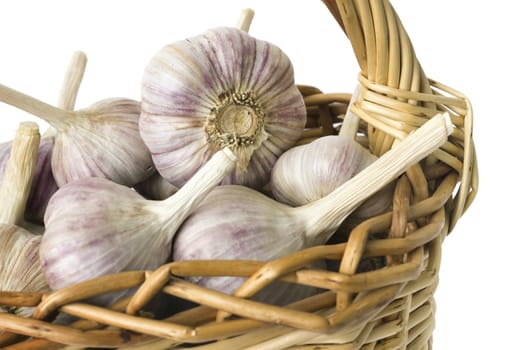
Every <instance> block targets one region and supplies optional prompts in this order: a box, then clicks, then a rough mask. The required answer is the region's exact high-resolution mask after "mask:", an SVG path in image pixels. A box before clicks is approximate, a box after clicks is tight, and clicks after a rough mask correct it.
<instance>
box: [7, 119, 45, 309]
mask: <svg viewBox="0 0 525 350" xmlns="http://www.w3.org/2000/svg"><path fill="white" fill-rule="evenodd" d="M39 141H40V133H39V131H38V125H37V124H35V123H33V122H23V123H20V126H19V128H18V130H17V132H16V135H15V138H14V140H13V142H12V147H11V152H10V157H9V161H8V162H7V164H6V168H5V173H4V176H3V179H2V181H1V183H0V198H2V201H1V202H0V250H1V253H0V290H2V291H16V292H20V291H27V292H47V291H49V287H48V285H47V283H46V280H45V278H44V275H43V273H42V269H41V266H40V262H39V258H38V252H39V246H40V241H41V239H42V236H40V235H34V234H32V233H30V232H28V231H26V230H25V229H23V228H22V227H20V224H21V223H22V221H23V220H24V212H25V205H26V202H27V198H28V197H29V192H30V188H31V182H32V178H33V173H34V169H35V161H36V158H37V152H38V144H39ZM32 310H33V309H32V308H27V307H20V308H16V307H13V308H4V307H0V311H6V312H10V313H15V314H17V315H21V316H29V315H31V313H32Z"/></svg>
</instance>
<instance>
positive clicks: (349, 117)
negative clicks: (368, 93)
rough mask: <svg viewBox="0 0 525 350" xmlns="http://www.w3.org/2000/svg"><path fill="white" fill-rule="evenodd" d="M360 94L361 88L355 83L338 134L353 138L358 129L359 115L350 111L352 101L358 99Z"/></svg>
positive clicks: (354, 101)
mask: <svg viewBox="0 0 525 350" xmlns="http://www.w3.org/2000/svg"><path fill="white" fill-rule="evenodd" d="M360 95H361V88H360V86H359V85H357V86H356V88H355V89H354V93H353V94H352V98H351V99H350V103H349V104H348V108H347V109H346V113H345V116H344V119H343V123H342V124H341V129H340V130H339V136H345V137H349V138H352V139H353V138H355V136H356V134H357V132H358V130H359V117H358V116H357V115H355V114H354V113H353V112H352V109H351V107H352V105H353V104H354V103H356V102H357V101H359V97H360Z"/></svg>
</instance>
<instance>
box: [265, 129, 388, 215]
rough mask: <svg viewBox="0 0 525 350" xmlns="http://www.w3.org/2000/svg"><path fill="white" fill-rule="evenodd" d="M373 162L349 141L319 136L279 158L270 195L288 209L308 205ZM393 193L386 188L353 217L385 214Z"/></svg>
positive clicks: (353, 142) (355, 143)
mask: <svg viewBox="0 0 525 350" xmlns="http://www.w3.org/2000/svg"><path fill="white" fill-rule="evenodd" d="M376 159H377V157H376V156H374V155H373V154H372V153H370V152H369V151H368V150H367V149H365V148H364V147H362V146H361V145H360V144H359V143H357V142H356V141H354V140H353V139H351V138H347V137H342V136H335V135H330V136H324V137H321V138H319V139H317V140H315V141H313V142H311V143H309V144H306V145H302V146H297V147H294V148H292V149H289V150H288V151H286V152H285V153H284V154H283V155H281V157H280V158H279V159H278V160H277V162H276V163H275V166H274V168H273V170H272V176H271V183H270V184H271V189H272V194H273V196H274V197H275V199H277V200H278V201H280V202H282V203H286V204H288V205H291V206H299V205H305V204H308V203H310V202H313V201H315V200H317V199H319V198H322V197H324V196H326V195H327V194H329V193H330V192H332V191H333V190H335V189H336V188H337V187H339V186H340V185H342V184H343V183H344V182H346V181H347V180H349V179H351V178H352V177H353V176H355V175H356V174H357V173H359V172H360V171H361V170H363V169H364V168H366V167H367V166H368V165H370V164H372V163H373V162H374V161H375V160H376ZM392 192H393V187H392V185H388V186H387V187H385V188H384V189H383V190H381V191H379V192H378V193H376V194H375V195H373V196H371V197H370V198H369V199H368V200H366V201H365V202H364V203H363V204H361V205H360V207H359V208H357V209H356V210H355V211H354V212H353V213H352V215H353V216H354V217H360V218H367V217H371V216H374V215H378V214H380V213H382V212H384V211H385V210H386V209H387V208H388V207H389V206H390V204H391V203H392V195H393V193H392Z"/></svg>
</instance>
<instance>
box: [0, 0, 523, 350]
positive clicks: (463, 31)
mask: <svg viewBox="0 0 525 350" xmlns="http://www.w3.org/2000/svg"><path fill="white" fill-rule="evenodd" d="M519 3H520V2H518V1H498V2H492V1H491V2H489V1H472V0H471V1H468V0H464V1H457V0H440V1H430V0H418V1H416V0H405V1H401V0H392V4H393V5H394V7H395V8H396V10H397V12H398V14H399V16H400V18H401V19H402V21H403V23H404V26H405V28H406V30H407V32H408V34H409V35H410V37H411V39H412V43H413V45H414V47H415V48H416V53H417V54H418V57H419V60H420V62H421V64H422V66H423V68H424V70H425V72H426V74H427V75H428V76H429V77H432V78H434V79H437V80H438V81H440V82H443V83H445V84H447V85H449V86H452V87H454V88H455V89H457V90H459V91H461V92H463V93H464V94H466V95H467V96H468V97H469V98H470V100H471V102H472V104H473V106H474V117H475V119H474V122H475V126H474V127H475V129H474V139H475V142H476V146H477V152H478V162H479V169H480V192H479V195H478V197H477V198H476V200H475V202H474V204H473V205H472V207H471V208H470V210H469V211H468V212H467V213H466V214H465V215H464V217H463V218H462V219H461V220H460V222H459V224H458V225H457V226H456V228H455V230H454V231H453V232H452V234H451V235H450V236H449V237H448V238H447V239H446V241H445V243H444V249H443V250H444V252H443V259H442V260H443V262H442V267H441V273H440V276H441V277H440V286H439V288H438V292H437V293H436V299H437V327H436V330H435V332H434V348H435V349H438V350H449V349H511V348H512V349H515V348H519V346H520V345H519V344H521V343H522V342H521V338H522V337H521V333H522V329H521V328H522V327H521V324H520V322H519V321H520V320H521V316H522V314H523V311H525V310H524V308H523V297H524V295H525V290H524V289H523V287H521V281H520V280H521V277H522V275H523V273H522V270H523V266H524V264H523V260H522V256H523V244H524V242H525V241H524V238H523V236H524V234H525V232H524V231H525V230H524V228H523V225H521V224H520V221H519V219H520V217H521V216H522V215H523V203H522V201H523V198H524V196H525V192H524V190H523V184H522V181H523V180H522V176H521V173H520V171H518V168H517V167H518V165H519V162H520V161H521V160H522V149H523V147H522V142H523V140H524V139H525V136H524V135H523V128H524V127H525V122H524V119H523V118H524V117H525V116H524V115H523V114H524V113H523V108H522V104H523V100H524V98H525V97H524V93H523V82H524V78H525V75H524V71H523V68H522V67H523V65H524V63H525V56H524V54H523V50H522V49H523V46H524V44H523V43H524V41H523V40H522V37H521V36H520V35H519V33H524V32H525V28H524V25H523V21H524V20H523V18H522V17H523V16H522V15H520V14H521V13H522V12H521V11H520V10H518V4H519ZM245 7H250V8H253V9H254V10H255V13H256V14H255V19H254V22H253V24H252V27H251V30H250V33H251V34H252V35H254V36H256V37H259V38H261V39H265V40H268V41H271V42H274V43H275V44H277V45H279V46H280V47H281V48H282V49H283V50H284V51H285V52H286V53H287V54H288V55H289V56H290V58H291V59H292V62H293V63H294V67H295V73H296V81H297V83H301V84H309V85H315V86H317V87H319V88H321V89H322V90H323V91H325V92H352V91H353V88H354V86H355V84H356V77H357V73H358V71H359V70H358V66H357V63H356V61H355V57H354V55H353V52H352V51H351V46H350V44H349V42H348V41H347V39H346V37H345V36H344V35H343V33H342V31H341V30H340V28H339V27H338V26H337V24H336V22H335V21H334V20H333V19H332V17H331V15H330V14H329V12H328V11H327V10H326V8H325V7H324V5H323V4H322V3H321V2H320V1H317V0H308V1H298V0H295V1H292V0H287V1H267V0H266V1H263V0H251V1H246V0H245V1H211V0H207V1H184V2H183V1H160V0H156V1H155V0H153V1H152V0H150V1H142V2H132V1H45V2H44V1H16V2H15V1H10V2H7V1H3V2H2V3H1V4H0V83H2V84H5V85H8V86H10V87H13V88H15V89H18V90H20V91H23V92H25V93H27V94H30V95H33V96H35V97H37V98H39V99H41V100H43V101H46V102H49V103H55V102H56V100H57V96H58V92H59V90H60V86H61V83H62V77H63V74H64V71H65V68H66V66H67V64H68V61H69V58H70V55H71V54H72V52H73V51H75V50H82V51H84V52H86V53H87V55H88V59H89V61H88V66H87V71H86V74H85V77H84V81H83V83H82V86H81V89H80V94H79V97H78V100H77V107H86V106H88V105H89V104H91V103H93V102H95V101H97V100H99V99H103V98H106V97H116V96H125V97H130V98H135V99H137V100H138V99H140V95H139V92H140V81H141V76H142V71H143V69H144V67H145V65H146V64H147V62H148V60H149V59H150V57H151V56H152V55H153V54H154V53H155V52H156V51H157V50H158V49H160V48H161V47H162V46H163V45H165V44H167V43H170V42H172V41H175V40H179V39H183V38H186V37H188V36H193V35H196V34H199V33H201V32H202V31H204V30H205V29H207V28H210V27H215V26H221V25H235V24H236V21H237V17H238V14H239V12H240V10H241V9H242V8H245ZM0 116H1V117H0V118H1V119H0V123H1V127H0V141H5V140H9V139H11V138H12V136H13V134H14V131H15V129H16V127H17V125H18V123H19V122H20V121H22V120H36V119H34V118H32V117H30V116H28V115H26V114H24V113H20V112H18V111H16V110H14V109H13V108H10V107H7V106H5V105H0ZM39 123H40V125H42V130H44V129H45V125H46V124H45V123H43V122H39ZM516 319H517V321H516Z"/></svg>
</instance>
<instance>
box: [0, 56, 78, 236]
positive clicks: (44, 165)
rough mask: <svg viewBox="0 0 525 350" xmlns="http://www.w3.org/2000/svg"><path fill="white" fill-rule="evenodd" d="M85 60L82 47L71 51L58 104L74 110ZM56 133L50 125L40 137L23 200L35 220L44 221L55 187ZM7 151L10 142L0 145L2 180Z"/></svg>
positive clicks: (26, 216) (29, 215)
mask: <svg viewBox="0 0 525 350" xmlns="http://www.w3.org/2000/svg"><path fill="white" fill-rule="evenodd" d="M86 62H87V57H86V54H85V53H83V52H81V51H77V52H74V53H73V55H72V57H71V60H70V62H69V65H68V68H67V71H66V75H65V76H64V81H63V83H62V88H61V91H60V94H59V97H58V103H57V106H58V107H59V108H64V109H65V110H73V108H74V105H75V100H76V97H77V94H78V90H79V88H80V83H81V81H82V77H83V75H84V71H85V67H86ZM55 135H56V130H55V129H54V128H53V127H49V128H48V130H47V131H46V132H45V133H44V135H43V136H42V138H41V139H40V146H39V148H38V156H37V160H36V165H35V174H34V176H33V182H32V186H31V192H30V194H29V198H28V200H27V204H26V212H25V218H26V220H28V221H30V222H33V223H37V224H41V223H43V220H44V212H45V209H46V207H47V203H48V202H49V198H51V196H52V195H53V193H55V192H56V190H57V189H58V185H57V184H56V181H55V178H54V176H53V171H52V168H51V155H52V152H53V145H54V144H55ZM10 153H11V142H6V143H3V144H2V145H0V181H2V177H3V174H4V172H5V168H6V164H7V160H8V159H9V155H10ZM26 224H27V223H26ZM26 224H25V225H26ZM32 232H33V231H32Z"/></svg>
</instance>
